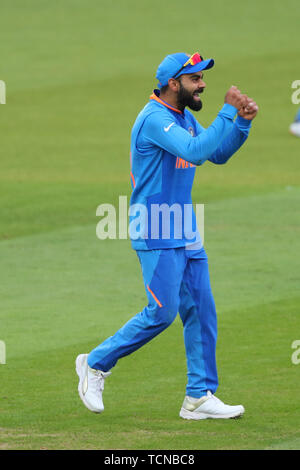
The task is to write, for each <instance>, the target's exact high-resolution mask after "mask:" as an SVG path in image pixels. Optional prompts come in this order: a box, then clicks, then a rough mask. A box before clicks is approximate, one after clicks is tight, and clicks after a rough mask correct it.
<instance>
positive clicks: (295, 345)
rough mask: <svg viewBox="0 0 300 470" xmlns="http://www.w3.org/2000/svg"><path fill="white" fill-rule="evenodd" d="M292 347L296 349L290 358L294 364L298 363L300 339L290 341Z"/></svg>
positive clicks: (299, 359)
mask: <svg viewBox="0 0 300 470" xmlns="http://www.w3.org/2000/svg"><path fill="white" fill-rule="evenodd" d="M291 347H292V348H293V349H296V351H294V352H293V354H292V357H291V360H292V363H293V364H295V366H296V365H298V364H300V340H299V339H295V341H293V342H292V346H291Z"/></svg>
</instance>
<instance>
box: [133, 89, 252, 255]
mask: <svg viewBox="0 0 300 470" xmlns="http://www.w3.org/2000/svg"><path fill="white" fill-rule="evenodd" d="M236 113H237V109H236V108H235V107H234V106H232V105H230V104H224V106H223V107H222V109H221V110H220V112H219V113H218V115H217V117H216V119H215V120H214V121H213V122H212V124H211V125H210V126H209V127H208V128H207V129H205V128H204V127H202V126H201V125H200V124H199V123H198V121H197V120H196V119H195V117H194V116H193V115H192V113H191V112H189V111H188V110H186V109H185V110H184V111H183V112H181V111H179V110H178V109H175V108H173V107H172V106H170V105H169V104H168V103H166V102H164V101H163V100H161V99H160V97H159V91H158V90H154V93H153V94H152V95H151V97H150V101H149V103H147V105H146V106H145V107H144V109H143V110H142V111H141V112H140V114H139V115H138V117H137V119H136V121H135V123H134V126H133V128H132V133H131V152H130V153H131V183H132V189H133V191H132V195H131V199H130V209H129V210H130V213H129V214H130V216H129V222H130V238H131V242H132V247H133V248H134V249H135V250H153V249H164V248H177V247H188V246H197V245H198V246H199V244H201V238H200V234H199V231H198V229H197V224H196V215H195V211H194V208H193V205H192V197H191V191H192V186H193V181H194V176H195V170H196V167H197V166H199V165H202V164H203V163H204V162H205V161H206V160H209V161H211V162H213V163H216V164H223V163H225V162H226V161H227V160H228V159H229V158H230V157H231V156H232V155H233V154H234V153H235V152H236V151H237V150H238V149H239V148H240V146H241V145H242V144H243V143H244V142H245V140H246V139H247V137H248V133H249V129H250V126H251V121H250V120H246V119H243V118H242V117H240V116H237V118H236V119H235V120H234V118H235V116H236Z"/></svg>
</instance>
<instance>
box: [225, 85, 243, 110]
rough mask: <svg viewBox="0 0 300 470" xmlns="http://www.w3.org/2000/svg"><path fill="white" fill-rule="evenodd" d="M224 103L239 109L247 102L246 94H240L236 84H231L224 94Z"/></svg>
mask: <svg viewBox="0 0 300 470" xmlns="http://www.w3.org/2000/svg"><path fill="white" fill-rule="evenodd" d="M225 103H228V104H231V105H232V106H234V107H235V108H236V109H238V110H239V111H240V110H241V109H242V108H244V107H245V106H246V104H247V95H242V93H241V92H240V90H239V89H238V88H237V87H236V86H232V87H230V88H229V90H228V91H227V93H226V95H225Z"/></svg>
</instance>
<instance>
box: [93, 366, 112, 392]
mask: <svg viewBox="0 0 300 470" xmlns="http://www.w3.org/2000/svg"><path fill="white" fill-rule="evenodd" d="M90 371H91V373H92V375H93V376H94V377H95V378H96V380H97V383H96V384H97V385H96V386H97V388H99V390H100V391H103V390H104V379H105V378H106V377H108V376H109V375H110V374H111V372H102V370H96V369H90Z"/></svg>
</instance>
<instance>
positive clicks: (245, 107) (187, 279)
mask: <svg viewBox="0 0 300 470" xmlns="http://www.w3.org/2000/svg"><path fill="white" fill-rule="evenodd" d="M213 66H214V60H213V59H207V60H204V59H203V57H202V56H201V55H200V54H199V53H195V54H193V55H191V56H190V55H188V54H185V53H176V54H171V55H168V56H167V57H166V58H165V59H164V60H163V61H162V62H161V64H160V65H159V67H158V69H157V74H156V78H157V79H158V88H157V89H155V90H154V92H153V94H152V95H151V96H150V100H149V102H148V103H147V104H146V106H145V107H144V108H143V109H142V111H141V112H140V113H139V115H138V116H137V119H136V121H135V123H134V126H133V129H132V134H131V183H132V196H131V201H130V237H131V241H132V247H133V249H134V250H136V252H137V256H138V259H139V262H140V264H141V269H142V274H143V279H144V284H145V290H146V294H147V297H148V305H147V306H146V307H145V308H144V309H143V310H142V311H141V312H139V313H138V314H136V315H135V316H134V317H133V318H132V319H131V320H129V321H128V322H127V323H126V324H125V325H124V326H123V327H122V328H121V329H119V330H118V331H117V332H116V333H115V334H114V335H113V336H111V337H109V338H107V339H106V340H105V341H104V342H103V343H101V344H100V345H99V346H97V347H96V348H95V349H94V350H92V351H91V352H90V353H89V354H80V355H79V356H78V357H77V359H76V372H77V374H78V376H79V385H78V391H79V395H80V398H81V400H82V401H83V403H84V405H85V406H86V407H87V408H88V409H89V410H91V411H93V412H95V413H101V412H102V411H103V410H104V405H103V400H102V392H103V389H104V381H105V379H106V378H107V377H108V376H109V375H110V374H111V370H112V369H113V367H114V366H115V364H116V363H117V361H118V360H119V359H120V358H122V357H124V356H127V355H128V354H131V353H133V352H134V351H136V350H137V349H138V348H140V347H141V346H143V345H144V344H146V343H147V342H148V341H150V340H151V339H152V338H154V337H155V336H156V335H158V334H159V333H161V332H162V331H164V330H165V329H166V328H167V327H168V326H169V325H170V324H171V323H172V322H173V321H174V319H175V317H176V316H177V314H178V313H179V315H180V318H181V320H182V324H183V333H184V343H185V350H186V359H187V384H186V393H185V398H184V401H183V404H182V407H181V410H180V413H179V415H180V417H182V418H184V419H194V420H199V419H206V418H234V417H238V416H241V415H242V414H243V413H244V407H243V406H242V405H237V406H231V405H227V404H224V403H223V402H222V401H221V400H220V399H218V398H217V397H216V396H215V392H216V390H217V388H218V374H217V366H216V341H217V315H216V309H215V303H214V298H213V294H212V291H211V286H210V280H209V270H208V261H207V255H206V252H205V249H204V247H203V243H202V240H201V237H200V234H199V231H198V228H197V224H196V216H195V213H194V209H193V205H192V199H191V190H192V185H193V180H194V176H195V171H196V168H197V167H198V166H201V165H203V164H204V163H205V162H206V161H210V162H212V163H214V164H217V165H219V164H224V163H226V162H227V160H228V159H229V158H230V157H231V156H232V155H233V154H234V153H236V151H237V150H238V149H239V148H240V147H241V145H243V144H244V142H245V141H246V139H247V137H248V134H249V131H250V127H251V123H252V120H253V118H254V117H255V116H256V114H257V112H258V106H257V104H256V103H255V101H253V100H252V99H251V98H249V97H248V96H247V95H245V94H242V93H241V92H240V90H239V89H238V88H237V87H235V86H232V87H231V88H230V89H229V90H228V91H227V93H226V95H225V103H224V105H223V106H222V107H221V109H220V111H219V112H218V114H217V116H216V118H215V120H214V121H213V122H212V123H211V125H210V126H209V127H208V128H207V129H205V128H204V127H203V126H202V125H201V124H199V122H198V121H197V120H196V119H195V117H194V116H193V114H192V113H191V112H190V111H189V110H188V109H186V108H187V107H188V108H190V109H191V110H193V111H200V110H201V108H202V101H201V97H202V93H203V92H204V90H205V87H206V84H205V82H204V72H203V71H204V70H205V71H206V70H208V69H211V68H212V67H213Z"/></svg>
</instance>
